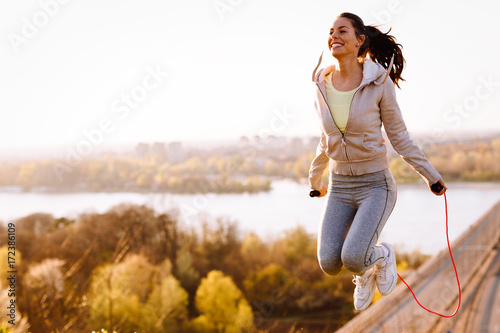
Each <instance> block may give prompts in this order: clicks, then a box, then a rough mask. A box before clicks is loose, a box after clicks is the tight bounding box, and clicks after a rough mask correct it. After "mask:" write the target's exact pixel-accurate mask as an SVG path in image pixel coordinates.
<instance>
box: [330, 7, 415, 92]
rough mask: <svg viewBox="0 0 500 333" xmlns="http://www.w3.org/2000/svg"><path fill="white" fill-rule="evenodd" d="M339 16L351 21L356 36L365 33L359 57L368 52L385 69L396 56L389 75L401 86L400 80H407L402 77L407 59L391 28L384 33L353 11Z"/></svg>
mask: <svg viewBox="0 0 500 333" xmlns="http://www.w3.org/2000/svg"><path fill="white" fill-rule="evenodd" d="M338 17H344V18H347V19H349V20H350V21H351V23H352V25H353V27H354V30H355V33H356V37H359V36H360V35H365V37H366V38H365V41H364V43H363V45H361V47H360V48H359V52H358V57H365V56H366V54H368V55H369V56H370V58H371V59H372V60H373V61H376V62H378V63H379V64H381V65H382V66H383V67H384V68H385V69H389V68H388V67H389V65H390V62H391V58H392V57H393V56H394V65H393V66H392V68H390V74H389V76H390V77H391V79H392V81H393V82H394V84H395V85H396V86H397V87H398V88H400V86H399V81H400V80H401V81H405V80H404V79H403V78H402V77H401V73H402V72H403V67H404V66H405V64H406V60H405V58H404V57H403V52H402V48H403V46H402V45H401V44H399V43H396V38H395V37H394V36H392V35H389V32H391V29H389V31H388V32H386V33H383V32H382V31H380V30H379V29H378V28H377V27H375V26H371V25H365V24H364V23H363V20H362V19H361V18H360V17H359V16H357V15H355V14H352V13H342V14H340V15H339V16H338Z"/></svg>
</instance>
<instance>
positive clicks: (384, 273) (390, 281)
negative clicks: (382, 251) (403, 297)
mask: <svg viewBox="0 0 500 333" xmlns="http://www.w3.org/2000/svg"><path fill="white" fill-rule="evenodd" d="M379 245H381V246H383V247H385V248H386V249H387V250H389V255H388V256H387V257H386V258H384V260H382V262H380V263H379V264H377V265H375V276H376V282H377V288H378V291H380V293H381V294H382V295H387V294H390V293H391V291H393V290H394V287H396V282H398V271H397V269H396V252H394V247H392V245H391V244H389V243H386V242H382V243H380V244H379Z"/></svg>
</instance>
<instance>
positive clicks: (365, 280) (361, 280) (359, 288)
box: [352, 269, 375, 311]
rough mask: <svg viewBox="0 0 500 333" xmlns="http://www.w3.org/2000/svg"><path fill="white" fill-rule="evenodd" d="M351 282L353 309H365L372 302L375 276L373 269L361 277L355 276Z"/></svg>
mask: <svg viewBox="0 0 500 333" xmlns="http://www.w3.org/2000/svg"><path fill="white" fill-rule="evenodd" d="M352 282H353V283H354V284H355V285H356V288H354V307H355V308H356V310H359V311H361V310H364V309H366V308H367V307H368V306H369V305H370V304H371V302H372V299H373V295H374V294H375V274H374V270H373V269H369V270H368V271H366V272H365V274H363V276H359V275H355V276H354V279H353V280H352Z"/></svg>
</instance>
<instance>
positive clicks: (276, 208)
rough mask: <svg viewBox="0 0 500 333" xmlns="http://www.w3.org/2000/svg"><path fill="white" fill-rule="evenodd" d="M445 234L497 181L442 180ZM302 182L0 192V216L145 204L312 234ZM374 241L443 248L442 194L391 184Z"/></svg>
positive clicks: (473, 216) (485, 205)
mask: <svg viewBox="0 0 500 333" xmlns="http://www.w3.org/2000/svg"><path fill="white" fill-rule="evenodd" d="M447 186H448V188H449V189H448V191H447V198H448V211H449V226H450V228H449V229H450V230H449V234H450V239H451V240H452V241H453V240H454V239H455V238H457V237H458V236H459V235H460V234H461V233H462V232H464V231H465V230H466V229H467V228H468V227H469V226H470V225H471V224H473V223H474V222H475V221H476V220H477V219H478V218H479V217H480V216H481V215H482V214H484V213H485V212H486V211H488V209H489V208H490V207H492V206H493V205H494V204H495V203H496V202H497V201H498V200H500V184H498V183H449V184H447ZM308 193H309V189H308V187H307V185H305V184H297V183H295V182H292V181H286V180H283V181H274V182H273V185H272V190H271V191H269V192H261V193H256V194H248V193H244V194H217V195H215V194H209V195H201V194H198V195H184V194H159V193H151V194H144V193H123V192H120V193H69V194H48V193H30V192H28V193H5V192H4V193H0V202H1V205H2V209H1V211H0V220H1V221H3V222H4V223H5V222H8V221H11V220H14V219H16V218H18V217H22V216H26V215H28V214H32V213H35V212H46V213H51V214H53V215H54V216H55V217H63V216H64V217H69V218H76V217H78V215H79V214H81V213H84V212H97V213H103V212H105V211H107V210H108V209H109V208H111V207H112V206H114V205H117V204H120V203H125V202H128V203H134V204H146V205H148V206H150V207H152V208H154V209H155V210H157V211H158V212H163V211H167V210H169V209H172V208H174V207H176V208H178V209H179V210H180V217H181V219H182V220H183V221H184V223H186V224H193V225H196V223H197V221H199V218H200V217H202V216H206V217H207V218H215V217H226V218H229V219H232V220H235V221H237V222H238V226H239V229H240V230H241V231H242V233H246V232H249V231H253V232H255V233H257V234H258V235H260V236H261V237H262V238H264V239H267V238H274V237H277V236H279V234H280V233H283V232H284V231H285V230H287V229H291V228H293V227H295V226H297V225H298V224H300V225H302V226H304V228H305V229H306V230H307V231H309V232H311V233H317V229H318V223H319V219H320V216H321V213H322V210H323V205H324V202H325V199H324V198H309V196H308ZM380 240H383V241H388V242H391V243H393V244H395V245H396V246H398V247H399V249H401V250H405V251H412V250H415V249H418V250H420V251H422V252H423V253H428V254H434V253H437V252H438V251H440V250H442V249H444V248H445V247H446V238H445V213H444V197H437V196H435V195H433V194H432V193H431V192H429V190H428V189H427V188H426V186H424V185H423V184H421V185H398V200H397V203H396V207H395V208H394V211H393V213H392V215H391V217H390V218H389V220H388V222H387V224H386V227H385V228H384V230H383V232H382V234H381V236H380Z"/></svg>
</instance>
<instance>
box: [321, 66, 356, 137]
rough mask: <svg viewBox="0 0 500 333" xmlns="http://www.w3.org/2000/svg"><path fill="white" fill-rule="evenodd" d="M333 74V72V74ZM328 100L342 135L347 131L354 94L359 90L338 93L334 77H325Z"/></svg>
mask: <svg viewBox="0 0 500 333" xmlns="http://www.w3.org/2000/svg"><path fill="white" fill-rule="evenodd" d="M332 73H333V72H332ZM325 83H326V100H327V102H328V106H329V107H330V112H331V113H332V116H333V120H334V121H335V124H336V125H337V127H338V128H339V129H340V131H341V132H342V133H344V131H345V127H346V125H347V119H348V118H349V109H350V107H351V101H352V98H353V96H354V93H355V92H356V90H357V89H358V88H354V89H353V90H349V91H338V90H337V89H335V87H334V86H333V84H332V76H331V74H328V75H327V76H325Z"/></svg>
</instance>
